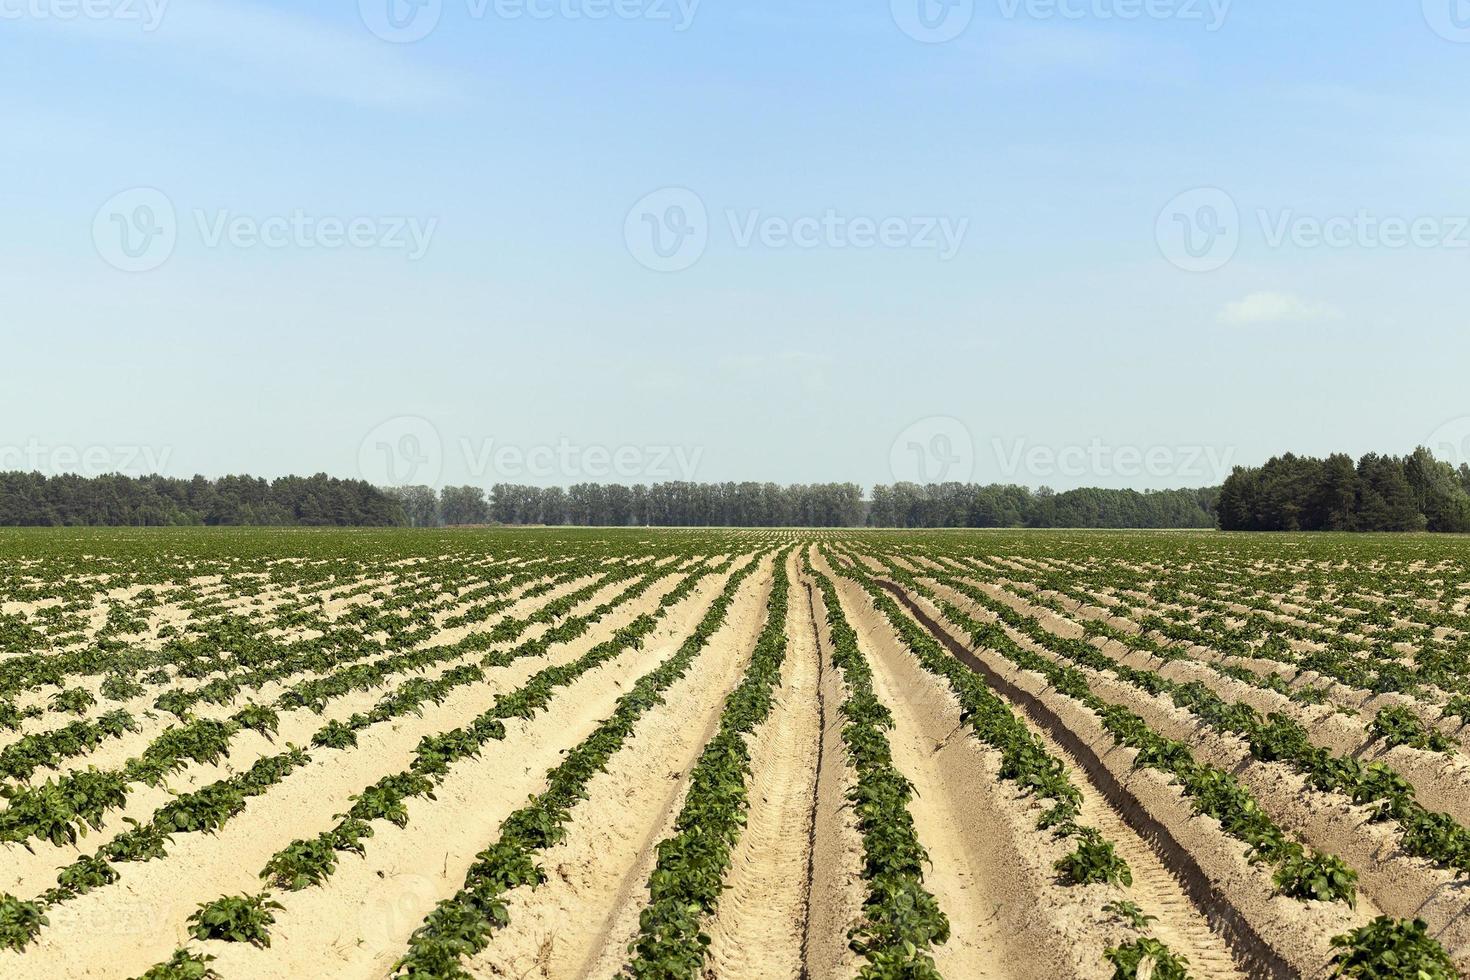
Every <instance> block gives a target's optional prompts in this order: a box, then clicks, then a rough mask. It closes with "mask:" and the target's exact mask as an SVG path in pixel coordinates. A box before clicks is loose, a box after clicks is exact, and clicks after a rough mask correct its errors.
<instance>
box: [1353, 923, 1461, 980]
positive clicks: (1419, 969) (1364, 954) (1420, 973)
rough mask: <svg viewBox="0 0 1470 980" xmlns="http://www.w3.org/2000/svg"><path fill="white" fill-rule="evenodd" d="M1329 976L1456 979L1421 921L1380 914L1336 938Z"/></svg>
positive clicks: (1446, 957)
mask: <svg viewBox="0 0 1470 980" xmlns="http://www.w3.org/2000/svg"><path fill="white" fill-rule="evenodd" d="M1332 946H1333V948H1334V949H1336V950H1337V953H1336V954H1335V955H1334V956H1333V957H1332V968H1333V970H1332V975H1333V976H1335V977H1354V978H1358V980H1401V978H1411V980H1456V978H1457V977H1458V974H1457V972H1456V970H1455V965H1454V962H1453V961H1452V960H1451V959H1450V956H1449V954H1448V953H1446V952H1445V950H1444V947H1442V946H1441V945H1440V944H1439V943H1437V942H1435V941H1434V939H1433V938H1431V937H1430V935H1429V927H1428V925H1426V924H1425V923H1424V921H1423V920H1422V919H1414V920H1412V921H1408V920H1404V919H1393V918H1390V917H1389V916H1386V915H1380V916H1379V917H1378V918H1376V919H1374V920H1373V921H1372V922H1370V923H1368V925H1366V926H1363V927H1361V928H1359V929H1354V930H1353V931H1352V932H1349V933H1347V934H1346V935H1342V936H1336V937H1334V938H1333V940H1332Z"/></svg>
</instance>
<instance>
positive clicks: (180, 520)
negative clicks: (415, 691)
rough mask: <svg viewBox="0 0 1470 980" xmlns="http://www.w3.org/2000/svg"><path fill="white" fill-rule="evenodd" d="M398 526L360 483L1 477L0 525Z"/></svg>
mask: <svg viewBox="0 0 1470 980" xmlns="http://www.w3.org/2000/svg"><path fill="white" fill-rule="evenodd" d="M401 523H403V513H402V511H401V510H400V509H399V507H398V504H397V502H396V501H394V500H393V499H392V498H391V497H389V496H388V495H386V494H384V493H383V492H382V491H381V490H379V489H377V488H376V487H374V486H372V485H371V484H369V483H365V482H363V481H361V480H339V479H336V478H334V477H330V476H327V475H325V474H323V473H318V474H317V475H316V476H310V477H299V476H286V477H282V478H281V479H279V480H274V481H266V480H261V479H257V478H255V477H249V476H226V477H222V478H220V479H218V480H208V479H205V478H204V477H202V476H196V477H194V478H193V479H192V480H176V479H170V478H167V477H162V476H145V477H130V476H120V475H116V474H114V475H110V476H98V477H92V478H87V477H82V476H49V477H48V476H42V475H41V474H40V473H0V525H10V526H16V525H20V526H28V527H33V526H41V527H48V526H69V527H76V526H112V527H126V526H154V527H158V526H170V525H197V524H221V525H224V524H231V525H240V524H254V525H273V526H358V527H363V526H381V525H390V524H401Z"/></svg>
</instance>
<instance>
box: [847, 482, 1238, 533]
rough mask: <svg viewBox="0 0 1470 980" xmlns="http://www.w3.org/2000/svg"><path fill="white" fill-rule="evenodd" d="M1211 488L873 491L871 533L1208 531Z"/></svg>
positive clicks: (911, 486)
mask: <svg viewBox="0 0 1470 980" xmlns="http://www.w3.org/2000/svg"><path fill="white" fill-rule="evenodd" d="M1216 493H1218V491H1217V490H1215V489H1205V490H1151V491H1144V492H1141V493H1140V492H1139V491H1137V490H1099V489H1096V488H1089V489H1085V490H1068V491H1067V492H1066V493H1055V492H1053V491H1051V490H1048V489H1046V488H1044V487H1043V488H1042V489H1041V490H1029V489H1027V488H1026V487H1018V486H1013V485H1002V484H991V485H989V486H978V485H976V484H973V483H938V484H929V485H926V486H920V485H919V484H916V483H898V484H894V485H893V486H877V487H874V488H873V502H872V507H871V509H870V510H869V512H868V520H867V523H868V524H869V525H870V526H872V527H1104V528H1124V527H1137V528H1209V527H1214V526H1215V514H1214V510H1213V506H1214V501H1215V495H1216Z"/></svg>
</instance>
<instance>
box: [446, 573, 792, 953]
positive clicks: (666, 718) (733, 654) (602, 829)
mask: <svg viewBox="0 0 1470 980" xmlns="http://www.w3.org/2000/svg"><path fill="white" fill-rule="evenodd" d="M770 561H771V560H770V559H769V558H767V559H765V560H764V562H763V566H762V568H761V569H759V570H758V571H757V572H756V573H755V574H753V575H752V576H751V577H750V578H748V579H747V580H746V581H745V583H744V584H743V585H742V586H741V591H740V593H739V595H738V596H737V598H736V600H735V602H734V604H733V605H732V606H731V608H730V612H729V615H728V618H727V620H726V622H725V624H724V626H722V627H721V629H720V631H719V633H717V634H716V635H715V636H714V638H713V639H712V640H711V642H710V644H709V645H708V646H707V647H706V648H705V649H704V651H703V652H702V653H701V654H700V655H699V658H698V660H697V661H696V662H695V664H694V666H693V669H691V670H690V672H689V673H688V674H687V675H685V676H684V677H683V678H681V679H680V680H678V681H676V682H674V684H672V685H671V686H670V688H669V690H668V692H667V695H666V697H665V701H664V703H663V704H661V705H658V706H657V707H655V708H654V709H653V710H652V711H651V712H649V713H648V714H647V715H645V716H644V717H643V718H641V719H640V720H639V722H638V726H637V729H636V730H635V732H634V734H633V736H632V738H630V739H629V740H628V741H627V742H626V743H625V744H624V745H623V747H622V748H621V749H620V750H619V751H618V752H617V754H616V755H614V756H613V758H612V760H611V761H610V764H609V766H608V769H607V771H606V772H602V773H599V774H597V775H596V776H594V777H593V778H592V780H591V781H590V782H589V784H588V787H587V793H588V796H587V799H586V800H585V801H583V802H582V803H580V804H579V805H578V806H577V807H576V809H575V810H574V811H573V815H572V822H571V824H570V825H569V827H568V832H567V839H566V840H565V841H563V842H562V843H560V844H558V845H556V846H554V847H552V848H551V849H549V850H548V851H547V852H546V853H545V855H544V857H543V859H542V862H541V863H542V866H543V867H545V868H546V869H547V872H548V876H549V878H550V880H549V881H548V882H547V883H546V884H544V885H542V886H540V887H539V888H536V889H520V890H518V891H517V892H515V893H513V894H512V895H511V896H510V901H509V903H508V905H509V908H510V925H509V926H508V927H506V928H505V929H503V930H501V931H500V932H498V933H496V935H495V936H494V938H493V939H492V941H491V944H490V946H489V947H488V948H487V949H486V950H485V951H484V952H483V953H481V954H480V955H479V956H477V957H476V958H475V959H474V960H473V961H472V962H471V963H470V965H469V967H468V968H469V970H470V972H472V973H474V974H475V975H477V976H506V977H552V978H572V977H583V976H592V975H609V974H611V973H614V972H616V971H617V970H618V969H619V968H621V966H622V965H623V963H624V962H626V960H627V953H626V949H627V945H628V943H629V942H630V941H631V940H632V939H633V937H634V933H635V932H636V929H637V922H638V918H637V915H638V911H639V910H641V909H642V907H643V903H644V900H645V899H646V898H647V889H646V886H647V881H648V875H649V873H650V872H651V871H652V870H653V865H654V862H655V860H656V858H657V856H656V854H655V853H654V848H655V846H656V845H657V843H658V842H659V841H660V840H661V839H663V838H664V837H665V836H666V835H667V833H668V831H669V829H670V828H671V826H672V824H673V821H674V818H675V817H676V816H677V815H678V811H679V807H680V806H682V805H683V800H684V794H685V793H686V792H687V790H688V777H689V773H690V771H691V770H692V769H693V768H694V765H695V763H696V762H697V761H698V759H699V755H700V753H701V752H703V751H704V746H705V744H706V743H707V742H708V741H709V739H710V737H711V736H712V735H713V734H714V733H715V731H716V729H717V728H718V727H719V721H720V713H721V711H722V710H723V708H724V701H725V697H726V696H727V695H728V694H729V692H730V691H731V690H732V689H733V688H734V687H735V685H736V684H738V683H739V681H740V678H741V676H742V675H743V674H744V672H745V668H746V666H747V664H748V663H749V662H750V655H751V653H752V652H753V651H754V649H755V638H756V636H757V635H758V634H759V632H760V629H761V624H762V622H763V621H764V618H765V616H764V611H765V603H766V599H767V597H768V596H769V595H770V590H771V583H772V578H771V569H770Z"/></svg>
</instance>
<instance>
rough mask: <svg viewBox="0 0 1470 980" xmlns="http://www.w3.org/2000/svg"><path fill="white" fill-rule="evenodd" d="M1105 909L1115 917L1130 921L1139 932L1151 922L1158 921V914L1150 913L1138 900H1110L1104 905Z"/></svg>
mask: <svg viewBox="0 0 1470 980" xmlns="http://www.w3.org/2000/svg"><path fill="white" fill-rule="evenodd" d="M1103 911H1104V912H1110V913H1112V916H1113V918H1115V919H1117V920H1118V921H1120V922H1126V923H1128V924H1129V925H1130V926H1132V927H1133V928H1134V929H1137V930H1138V931H1139V932H1142V931H1143V930H1145V929H1147V928H1148V926H1149V923H1151V922H1157V921H1158V916H1156V915H1149V914H1148V913H1146V912H1144V911H1143V909H1142V908H1140V907H1139V906H1138V903H1137V902H1130V901H1128V900H1127V899H1120V900H1118V901H1116V902H1109V903H1108V904H1106V905H1104V906H1103Z"/></svg>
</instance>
